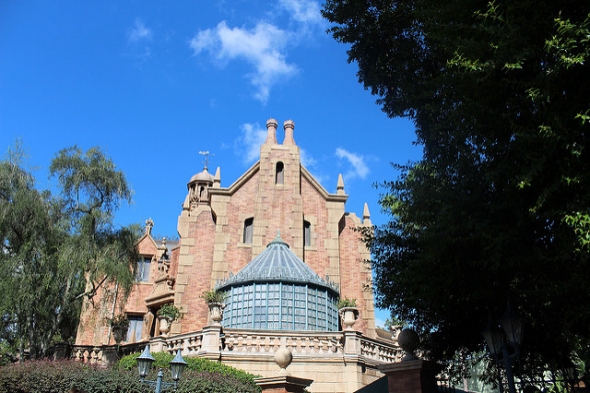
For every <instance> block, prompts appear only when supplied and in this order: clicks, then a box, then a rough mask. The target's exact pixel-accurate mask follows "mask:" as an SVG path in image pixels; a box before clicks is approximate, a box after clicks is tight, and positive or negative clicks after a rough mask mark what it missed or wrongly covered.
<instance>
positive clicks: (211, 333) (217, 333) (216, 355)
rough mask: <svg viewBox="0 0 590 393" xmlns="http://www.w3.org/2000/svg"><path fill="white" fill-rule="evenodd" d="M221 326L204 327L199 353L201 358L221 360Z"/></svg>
mask: <svg viewBox="0 0 590 393" xmlns="http://www.w3.org/2000/svg"><path fill="white" fill-rule="evenodd" d="M220 347H221V326H205V327H204V328H203V342H202V345H201V351H202V353H203V355H202V356H203V357H205V358H207V359H212V360H219V359H221V350H220Z"/></svg>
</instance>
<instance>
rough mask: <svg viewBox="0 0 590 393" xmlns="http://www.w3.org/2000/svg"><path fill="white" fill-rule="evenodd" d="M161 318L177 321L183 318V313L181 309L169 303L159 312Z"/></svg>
mask: <svg viewBox="0 0 590 393" xmlns="http://www.w3.org/2000/svg"><path fill="white" fill-rule="evenodd" d="M157 315H158V316H159V317H167V318H169V319H170V320H171V321H176V320H177V319H180V318H182V313H181V310H180V308H178V307H176V306H175V305H174V304H171V303H168V304H164V305H163V306H162V307H160V309H159V310H158V312H157Z"/></svg>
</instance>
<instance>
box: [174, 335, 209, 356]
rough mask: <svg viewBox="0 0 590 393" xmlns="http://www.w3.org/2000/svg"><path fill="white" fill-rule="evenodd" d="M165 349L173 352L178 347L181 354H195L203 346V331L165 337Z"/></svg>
mask: <svg viewBox="0 0 590 393" xmlns="http://www.w3.org/2000/svg"><path fill="white" fill-rule="evenodd" d="M165 346H166V351H167V352H168V353H172V354H175V353H176V352H178V350H179V349H180V353H181V354H182V356H191V355H197V354H198V353H199V352H201V348H202V346H203V332H194V333H185V334H178V335H176V336H172V337H169V338H168V339H166V343H165Z"/></svg>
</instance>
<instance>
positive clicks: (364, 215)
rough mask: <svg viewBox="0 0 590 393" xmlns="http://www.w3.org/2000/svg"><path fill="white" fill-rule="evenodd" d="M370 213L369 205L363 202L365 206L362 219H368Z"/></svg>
mask: <svg viewBox="0 0 590 393" xmlns="http://www.w3.org/2000/svg"><path fill="white" fill-rule="evenodd" d="M370 219H371V213H369V205H367V202H365V208H364V209H363V220H370Z"/></svg>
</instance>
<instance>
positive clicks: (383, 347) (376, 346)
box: [361, 337, 403, 363]
mask: <svg viewBox="0 0 590 393" xmlns="http://www.w3.org/2000/svg"><path fill="white" fill-rule="evenodd" d="M361 356H363V357H364V358H365V359H371V360H374V361H378V362H383V363H394V362H400V361H401V360H402V356H403V350H402V349H401V348H400V347H399V346H398V345H395V346H393V345H391V344H385V343H382V342H380V341H377V340H373V339H370V338H368V337H363V338H361Z"/></svg>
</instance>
